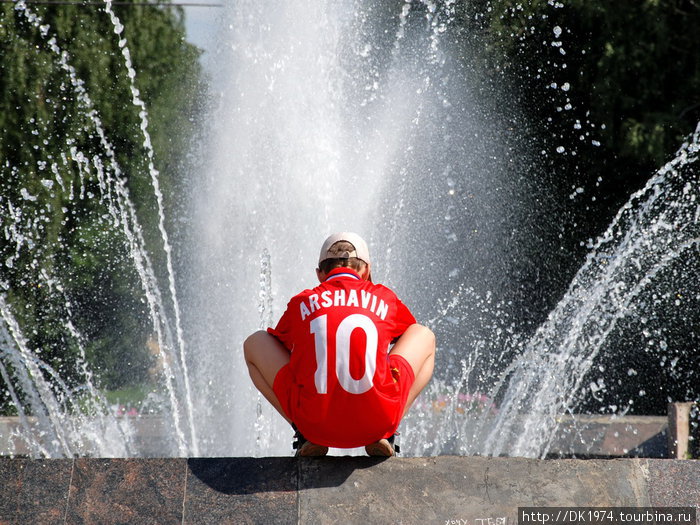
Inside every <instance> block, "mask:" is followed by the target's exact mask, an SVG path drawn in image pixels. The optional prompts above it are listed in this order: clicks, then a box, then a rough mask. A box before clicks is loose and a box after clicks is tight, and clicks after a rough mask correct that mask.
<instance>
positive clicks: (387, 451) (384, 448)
mask: <svg viewBox="0 0 700 525" xmlns="http://www.w3.org/2000/svg"><path fill="white" fill-rule="evenodd" d="M393 437H394V436H392V437H391V439H390V440H389V439H386V438H382V439H380V440H379V441H375V442H374V443H370V444H369V445H365V451H366V452H367V454H368V455H370V456H378V457H387V458H388V457H391V456H395V455H396V451H395V450H394V443H393V441H394V439H393Z"/></svg>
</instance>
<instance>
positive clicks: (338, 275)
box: [324, 268, 362, 283]
mask: <svg viewBox="0 0 700 525" xmlns="http://www.w3.org/2000/svg"><path fill="white" fill-rule="evenodd" d="M333 279H356V280H358V281H360V280H362V278H361V277H360V274H359V273H357V272H356V271H355V270H353V269H352V268H333V269H332V270H331V271H330V272H328V277H326V280H325V281H324V282H326V283H327V282H328V281H332V280H333Z"/></svg>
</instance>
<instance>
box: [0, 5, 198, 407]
mask: <svg viewBox="0 0 700 525" xmlns="http://www.w3.org/2000/svg"><path fill="white" fill-rule="evenodd" d="M113 9H114V12H115V13H116V15H117V16H118V17H119V19H120V20H121V22H122V24H123V25H124V31H123V33H122V34H121V35H119V36H118V35H117V34H115V31H114V25H113V23H112V21H111V20H110V17H109V16H108V15H107V13H106V12H105V10H104V8H103V7H101V6H99V5H97V6H96V5H88V4H84V5H81V4H69V5H58V4H57V5H46V6H38V5H32V4H29V6H28V7H27V8H26V10H25V9H23V8H16V7H15V6H14V5H13V4H1V5H0V220H1V221H2V226H1V229H2V231H1V232H0V236H2V237H3V241H2V243H1V244H0V293H3V294H4V295H5V296H6V297H7V302H8V304H10V305H11V310H12V313H13V315H14V316H15V317H16V318H17V320H18V322H19V323H20V325H21V327H22V329H23V333H24V335H25V337H27V339H28V341H29V346H30V347H31V349H32V350H33V351H34V352H36V353H37V355H38V356H39V357H40V358H41V359H42V360H44V361H45V362H47V363H48V364H49V365H51V366H53V367H54V368H57V369H59V370H60V371H61V372H62V376H63V377H64V379H65V380H66V381H68V383H69V384H73V385H75V384H79V383H80V381H81V380H82V379H83V378H82V376H81V372H80V369H79V367H76V366H75V363H76V358H77V352H78V349H79V346H80V345H83V346H84V348H85V352H86V353H87V354H88V357H89V359H90V360H91V366H94V369H95V370H97V373H98V375H99V378H100V382H101V384H102V386H103V387H105V388H118V387H122V386H125V385H129V384H135V383H139V382H143V381H145V380H146V379H147V375H148V368H149V366H150V365H151V362H150V361H151V357H150V356H149V354H148V353H147V351H146V339H147V338H148V336H149V335H150V332H151V330H152V323H151V321H150V319H149V316H148V315H147V306H146V305H145V304H144V300H143V290H142V285H141V281H140V279H139V277H138V275H137V273H136V269H135V265H134V263H133V260H132V258H133V254H132V252H131V249H132V248H131V245H130V243H129V239H128V238H127V236H126V235H125V230H124V228H123V224H125V223H126V224H129V226H130V228H131V229H132V230H133V233H136V234H140V235H143V237H144V238H145V247H146V255H147V256H148V257H149V258H150V260H152V262H153V266H154V267H155V268H157V269H160V268H162V267H164V266H165V264H164V261H163V259H162V253H163V250H162V239H161V238H160V233H159V231H158V228H157V225H158V216H157V205H156V202H155V198H154V192H153V188H152V187H151V174H150V173H149V170H148V163H147V161H148V158H147V154H146V149H145V146H144V135H143V133H142V130H141V127H140V126H141V117H140V115H139V109H140V108H138V107H137V106H136V105H134V104H133V103H132V96H133V95H132V91H131V84H130V79H129V75H128V71H127V69H126V68H125V60H124V57H123V55H122V50H121V46H120V38H123V39H125V42H126V46H127V48H128V50H129V52H130V55H131V60H132V61H133V66H134V69H135V71H136V78H135V85H136V88H137V89H138V90H139V92H140V94H139V97H140V98H141V99H142V100H143V101H144V102H145V104H146V107H147V108H148V112H149V115H148V119H149V128H148V131H149V132H150V135H151V137H152V143H153V148H154V150H155V164H156V168H157V169H158V170H159V172H160V183H161V187H162V190H163V193H164V198H165V199H166V201H168V202H175V200H176V198H175V196H176V195H177V194H179V193H181V192H182V180H183V174H184V171H185V168H186V157H185V155H186V151H187V148H186V145H187V144H188V143H189V141H190V140H191V138H192V135H193V133H194V131H195V128H194V123H193V122H194V118H193V117H194V116H195V114H196V112H197V111H198V110H199V104H200V103H201V100H202V96H203V82H202V78H201V70H200V66H199V63H198V56H199V53H200V52H199V51H198V50H197V49H196V48H195V47H194V46H192V45H191V44H189V43H187V42H186V41H185V30H184V22H183V13H182V11H181V10H180V9H178V8H175V7H170V6H167V7H158V6H144V5H134V6H114V8H113ZM34 15H36V16H37V17H38V18H33V16H34ZM121 44H124V42H121ZM61 53H64V54H63V55H62V54H61ZM107 143H108V144H109V145H110V146H107V145H106V144H107ZM110 148H111V151H110ZM112 151H113V154H112ZM117 180H118V181H121V183H122V184H123V185H124V188H125V191H124V193H123V195H127V193H128V196H129V197H128V198H129V201H130V202H132V203H133V206H134V209H135V214H136V216H137V217H138V219H137V222H134V221H132V220H131V219H129V218H126V219H125V218H124V217H123V216H121V215H120V212H124V210H125V208H124V206H123V203H124V202H123V198H124V197H123V196H122V198H121V199H122V202H121V204H122V206H121V207H120V197H119V196H118V191H117V187H118V183H117V182H116V181H117ZM136 224H140V225H141V227H142V228H141V231H140V232H139V231H136V230H137V226H136ZM168 226H171V225H170V224H169V225H168ZM157 273H158V275H157V276H156V277H157V278H160V279H163V278H164V275H163V272H162V271H161V270H157ZM166 306H168V305H166ZM68 320H71V321H72V322H73V323H74V325H75V327H76V328H77V329H78V331H79V333H80V334H81V336H82V337H80V338H78V339H76V338H75V337H74V334H72V333H71V329H70V328H71V327H69V326H67V321H68ZM122 365H124V366H122ZM0 390H2V391H4V389H0ZM0 395H4V394H0Z"/></svg>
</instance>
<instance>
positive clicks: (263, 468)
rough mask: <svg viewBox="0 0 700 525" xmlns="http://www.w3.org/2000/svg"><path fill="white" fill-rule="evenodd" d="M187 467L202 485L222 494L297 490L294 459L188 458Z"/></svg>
mask: <svg viewBox="0 0 700 525" xmlns="http://www.w3.org/2000/svg"><path fill="white" fill-rule="evenodd" d="M187 466H188V467H189V471H190V473H191V474H192V475H194V476H195V477H196V478H197V479H198V480H199V481H201V482H202V483H203V484H204V485H206V486H208V487H209V488H211V489H213V490H215V491H217V492H221V493H223V494H255V493H259V492H287V491H296V489H297V467H296V460H295V459H294V458H283V457H280V458H277V457H273V458H191V459H189V460H188V461H187Z"/></svg>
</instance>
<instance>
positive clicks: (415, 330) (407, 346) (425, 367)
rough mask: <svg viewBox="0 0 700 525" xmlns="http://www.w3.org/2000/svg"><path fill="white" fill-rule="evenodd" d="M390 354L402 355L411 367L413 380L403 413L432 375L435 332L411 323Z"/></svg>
mask: <svg viewBox="0 0 700 525" xmlns="http://www.w3.org/2000/svg"><path fill="white" fill-rule="evenodd" d="M391 354H397V355H400V356H402V357H403V358H404V359H406V361H408V363H409V364H410V365H411V368H413V373H414V375H415V381H414V382H413V386H411V390H410V392H409V393H408V400H407V401H406V408H405V409H404V415H406V412H408V409H409V408H410V407H411V405H412V404H413V402H414V401H415V400H416V398H417V397H418V394H420V393H421V391H422V390H423V389H424V388H425V387H426V385H427V384H428V382H429V381H430V378H431V377H432V376H433V368H434V367H435V334H433V332H432V330H430V328H427V327H425V326H423V325H420V324H413V325H411V326H409V327H408V329H407V330H406V331H405V332H404V333H403V335H402V336H401V337H399V340H398V341H397V342H396V344H395V345H394V347H393V348H392V349H391Z"/></svg>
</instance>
